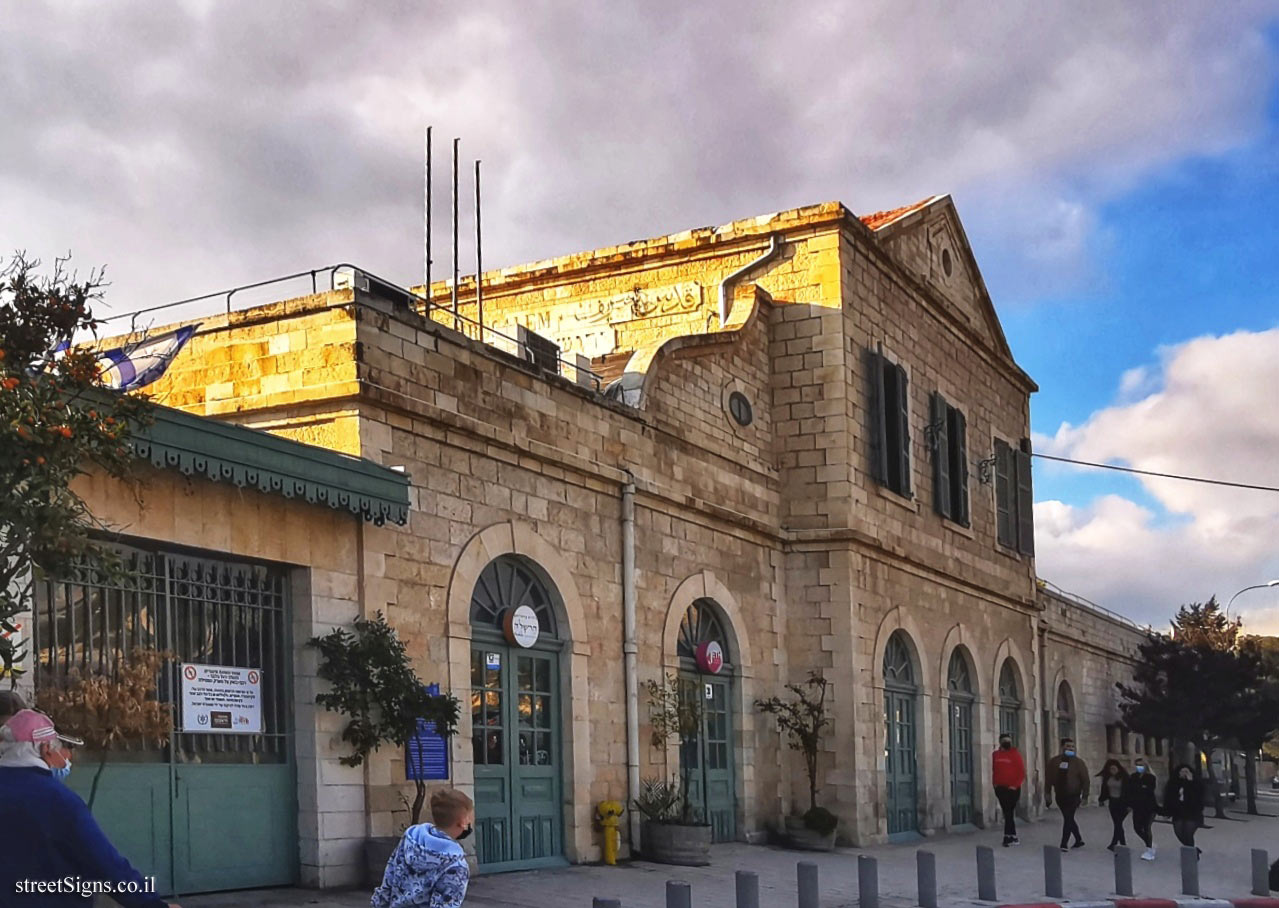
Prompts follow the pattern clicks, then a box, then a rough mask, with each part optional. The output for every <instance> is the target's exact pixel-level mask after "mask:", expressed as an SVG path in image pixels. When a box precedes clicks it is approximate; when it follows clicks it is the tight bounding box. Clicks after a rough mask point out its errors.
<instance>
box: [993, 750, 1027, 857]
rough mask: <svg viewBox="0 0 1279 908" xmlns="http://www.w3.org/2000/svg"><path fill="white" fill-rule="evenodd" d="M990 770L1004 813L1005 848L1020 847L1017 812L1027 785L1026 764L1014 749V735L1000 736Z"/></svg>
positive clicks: (1000, 807) (1000, 806) (996, 794)
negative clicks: (1022, 792) (1023, 790)
mask: <svg viewBox="0 0 1279 908" xmlns="http://www.w3.org/2000/svg"><path fill="white" fill-rule="evenodd" d="M990 768H991V781H992V782H993V783H994V786H995V797H996V798H997V799H998V800H999V809H1000V810H1002V811H1003V812H1004V847H1005V848H1007V847H1008V846H1009V845H1020V844H1021V840H1020V839H1018V838H1017V817H1016V811H1017V802H1018V801H1019V800H1021V787H1022V785H1024V784H1025V783H1026V763H1025V761H1023V760H1022V758H1021V754H1020V753H1019V752H1018V750H1017V748H1015V747H1013V739H1012V735H1008V734H1003V735H1000V736H999V750H997V751H995V752H994V753H993V754H992V755H991V757H990Z"/></svg>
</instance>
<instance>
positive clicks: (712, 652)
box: [697, 640, 724, 675]
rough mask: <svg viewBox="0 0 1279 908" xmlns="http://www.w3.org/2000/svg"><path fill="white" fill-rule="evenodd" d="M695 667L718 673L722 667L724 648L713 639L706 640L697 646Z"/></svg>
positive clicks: (714, 673) (713, 673) (710, 672)
mask: <svg viewBox="0 0 1279 908" xmlns="http://www.w3.org/2000/svg"><path fill="white" fill-rule="evenodd" d="M697 667H698V668H700V669H701V670H702V671H704V672H707V673H709V674H712V675H718V674H719V672H720V669H722V668H723V667H724V648H723V647H722V646H720V645H719V644H718V643H717V642H716V641H714V640H707V641H706V642H705V643H703V644H701V645H700V646H699V647H697Z"/></svg>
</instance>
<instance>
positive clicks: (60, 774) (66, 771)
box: [49, 760, 71, 782]
mask: <svg viewBox="0 0 1279 908" xmlns="http://www.w3.org/2000/svg"><path fill="white" fill-rule="evenodd" d="M49 772H51V773H53V777H54V778H55V779H62V780H63V781H64V782H65V781H66V778H67V776H69V775H71V761H70V760H67V763H66V765H65V766H63V767H62V768H61V769H54V768H53V767H50V768H49Z"/></svg>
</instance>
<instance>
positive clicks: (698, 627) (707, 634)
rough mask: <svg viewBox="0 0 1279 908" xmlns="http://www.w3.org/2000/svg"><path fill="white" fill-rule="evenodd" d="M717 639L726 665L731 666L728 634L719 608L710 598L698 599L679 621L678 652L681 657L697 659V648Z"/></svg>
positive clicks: (726, 666)
mask: <svg viewBox="0 0 1279 908" xmlns="http://www.w3.org/2000/svg"><path fill="white" fill-rule="evenodd" d="M712 640H713V641H715V642H716V643H718V644H719V646H720V649H721V650H723V652H724V667H725V668H729V667H730V661H729V649H728V634H727V633H725V631H724V622H723V620H722V619H721V618H720V614H719V608H718V606H716V605H715V603H714V602H712V601H711V600H709V599H698V600H697V601H695V602H694V603H693V604H692V605H690V606H689V607H688V611H686V612H684V617H683V619H682V620H681V621H680V623H679V642H678V643H677V644H676V654H677V655H678V656H679V657H680V658H681V659H689V660H692V659H695V658H696V656H697V648H698V647H699V646H701V645H702V644H703V643H707V642H709V641H712Z"/></svg>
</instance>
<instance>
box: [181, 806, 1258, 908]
mask: <svg viewBox="0 0 1279 908" xmlns="http://www.w3.org/2000/svg"><path fill="white" fill-rule="evenodd" d="M1260 809H1261V810H1262V812H1263V813H1267V814H1270V816H1263V817H1249V816H1246V815H1244V814H1243V813H1241V812H1237V811H1234V810H1231V811H1229V814H1230V818H1229V819H1225V820H1213V819H1208V821H1207V822H1208V825H1209V826H1211V827H1212V828H1211V829H1204V830H1200V832H1199V835H1198V843H1199V845H1200V847H1202V848H1203V851H1204V853H1203V859H1202V862H1201V864H1200V891H1201V892H1202V893H1203V895H1205V896H1211V897H1215V898H1223V899H1229V898H1240V897H1243V896H1246V895H1248V892H1249V886H1250V879H1251V877H1250V866H1251V865H1250V849H1252V848H1265V849H1267V850H1268V851H1270V853H1271V860H1274V859H1275V858H1276V857H1279V816H1275V815H1276V814H1279V800H1275V799H1271V798H1266V799H1265V800H1264V801H1263V802H1262V804H1261V805H1260ZM1079 824H1080V827H1081V829H1082V831H1083V833H1084V838H1085V840H1086V841H1087V843H1088V844H1087V847H1085V848H1083V849H1080V850H1078V851H1072V852H1070V853H1069V854H1064V855H1062V865H1063V877H1064V880H1065V894H1066V897H1067V898H1068V899H1070V900H1072V901H1081V900H1097V899H1104V898H1106V897H1107V896H1110V895H1111V894H1112V892H1111V889H1112V887H1113V885H1114V859H1113V857H1112V856H1111V854H1110V852H1108V851H1106V848H1105V846H1106V844H1107V843H1108V842H1109V841H1110V816H1109V814H1108V813H1107V812H1106V811H1105V810H1103V809H1101V808H1096V807H1092V808H1088V809H1085V810H1082V811H1080V813H1079ZM1020 831H1021V833H1022V836H1021V838H1022V842H1023V843H1024V844H1023V845H1022V846H1021V847H1019V848H1000V847H998V845H999V842H1000V833H999V831H998V830H989V831H986V830H982V831H976V832H972V833H957V834H953V835H946V836H938V837H934V838H931V839H927V840H921V841H920V842H918V843H915V844H910V845H881V846H876V847H874V848H866V849H841V850H839V851H837V852H835V853H833V854H816V855H813V854H803V853H799V852H793V851H786V850H783V849H780V848H769V847H760V846H750V845H736V844H734V845H720V846H716V847H715V849H714V852H713V854H712V865H711V866H710V867H691V868H684V867H668V866H663V865H660V864H649V863H646V862H643V861H636V862H632V863H630V864H627V865H625V866H619V867H602V866H581V867H570V868H566V869H563V870H549V871H530V872H526V873H509V874H500V875H496V876H485V877H479V878H477V879H475V880H473V881H472V885H471V891H470V894H469V896H468V898H467V901H466V904H467V906H468V908H470V906H474V908H547V906H554V908H578V906H582V908H589V906H590V904H591V899H592V898H593V897H595V896H601V897H608V898H620V899H621V900H622V905H623V906H624V908H665V895H664V890H665V884H666V881H667V880H670V879H680V880H686V881H687V882H689V883H690V884H691V885H692V888H693V906H694V908H734V889H733V874H734V871H736V870H753V871H755V872H756V873H758V874H759V877H760V903H761V905H762V906H765V908H791V906H793V905H795V899H796V896H795V865H796V862H797V861H799V860H812V861H815V862H816V863H817V865H818V867H819V868H820V875H821V894H822V901H821V905H822V908H843V906H852V905H856V903H857V855H858V854H870V855H873V856H875V857H876V858H877V859H878V861H879V888H880V904H881V905H882V906H884V908H899V906H913V905H914V904H915V892H916V888H915V886H916V883H915V851H916V849H918V848H927V849H928V850H930V851H932V852H933V853H934V854H936V856H937V877H938V888H939V892H938V898H939V902H940V904H941V905H944V906H974V905H986V906H989V905H990V904H991V903H989V902H985V903H983V902H978V901H977V899H976V895H977V872H976V857H975V847H976V846H977V845H983V844H991V845H995V846H996V848H995V866H996V878H997V885H998V891H997V895H998V900H999V903H1000V904H1006V903H1019V902H1046V901H1048V900H1047V899H1046V898H1044V890H1043V856H1042V846H1043V845H1045V844H1050V843H1051V844H1056V843H1057V839H1058V836H1059V834H1060V821H1059V815H1058V814H1057V813H1056V812H1055V811H1054V812H1053V813H1052V814H1050V817H1049V818H1047V819H1045V820H1042V821H1040V822H1037V823H1031V824H1022V827H1021V830H1020ZM1129 841H1130V844H1131V843H1133V842H1135V841H1136V838H1135V836H1133V835H1131V829H1129ZM1155 843H1156V845H1157V846H1159V856H1158V860H1157V861H1155V862H1154V863H1147V862H1145V861H1140V860H1134V862H1133V864H1134V866H1133V883H1134V887H1135V889H1136V892H1137V895H1138V896H1147V897H1162V898H1171V897H1175V896H1177V895H1178V894H1179V893H1180V890H1181V872H1180V865H1179V863H1178V861H1179V856H1178V852H1177V841H1176V839H1175V837H1174V836H1173V834H1172V827H1171V826H1170V825H1169V824H1168V823H1166V822H1159V823H1156V824H1155ZM182 904H183V906H185V908H227V906H232V905H247V904H253V905H261V906H263V908H284V906H290V908H292V906H302V905H310V906H321V908H355V906H366V905H368V894H367V893H366V892H354V891H346V892H332V893H330V892H324V893H320V892H313V891H304V890H269V891H259V892H254V893H226V894H223V895H216V896H199V897H188V898H184V899H182Z"/></svg>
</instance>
